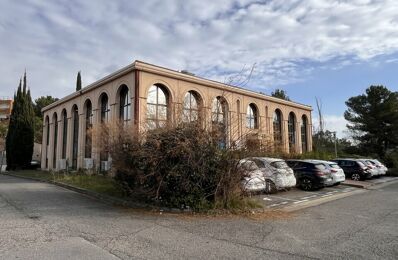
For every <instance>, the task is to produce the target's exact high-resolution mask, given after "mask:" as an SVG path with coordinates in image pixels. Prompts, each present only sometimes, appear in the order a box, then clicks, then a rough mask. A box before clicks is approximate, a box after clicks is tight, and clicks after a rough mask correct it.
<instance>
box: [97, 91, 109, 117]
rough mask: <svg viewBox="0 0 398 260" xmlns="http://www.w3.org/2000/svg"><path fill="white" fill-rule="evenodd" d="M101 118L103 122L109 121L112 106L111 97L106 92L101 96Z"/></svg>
mask: <svg viewBox="0 0 398 260" xmlns="http://www.w3.org/2000/svg"><path fill="white" fill-rule="evenodd" d="M100 108H101V110H100V113H101V115H100V118H101V123H107V122H108V121H109V114H110V111H111V109H110V106H109V98H108V95H107V94H106V93H102V94H101V98H100Z"/></svg>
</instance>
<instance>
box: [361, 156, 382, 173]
mask: <svg viewBox="0 0 398 260" xmlns="http://www.w3.org/2000/svg"><path fill="white" fill-rule="evenodd" d="M358 161H361V162H362V163H363V164H365V166H366V167H368V169H369V171H370V173H371V174H372V177H375V176H378V175H379V170H378V169H377V167H376V166H375V165H374V164H373V163H371V162H370V161H369V160H368V159H358Z"/></svg>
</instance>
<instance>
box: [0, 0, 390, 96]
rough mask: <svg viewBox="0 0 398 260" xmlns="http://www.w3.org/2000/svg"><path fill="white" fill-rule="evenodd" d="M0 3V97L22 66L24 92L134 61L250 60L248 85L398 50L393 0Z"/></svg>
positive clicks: (205, 65) (190, 65) (60, 90)
mask: <svg viewBox="0 0 398 260" xmlns="http://www.w3.org/2000/svg"><path fill="white" fill-rule="evenodd" d="M0 9H1V10H2V15H1V16H0V38H1V39H2V43H1V47H0V73H1V75H3V76H2V77H1V78H0V85H1V86H2V87H1V89H0V96H4V95H6V96H10V95H12V93H13V91H14V89H15V87H16V86H17V83H18V81H19V77H20V75H21V73H22V72H23V70H24V69H25V68H27V70H28V79H29V83H30V86H31V88H32V93H33V95H34V96H40V95H47V94H50V95H53V96H57V97H62V96H64V95H66V94H68V93H70V92H72V91H73V90H74V84H75V78H76V73H77V71H79V70H81V71H82V77H83V84H84V85H87V84H89V83H91V82H93V81H95V80H96V79H99V78H100V77H102V76H104V75H106V74H107V73H110V72H112V71H113V70H114V69H115V68H120V67H122V66H125V65H127V64H129V63H131V62H132V61H134V60H135V59H141V60H144V61H148V62H151V63H155V64H159V65H162V66H166V67H170V68H173V69H188V70H190V71H192V72H194V73H196V74H197V75H202V76H206V77H211V78H213V79H217V80H221V81H222V80H224V79H225V77H226V76H227V75H231V74H234V73H238V72H239V71H241V69H242V67H243V66H244V65H246V66H250V65H252V64H254V63H256V69H255V72H254V74H253V77H252V81H251V83H250V85H249V86H248V87H252V88H256V89H261V88H263V89H264V88H268V89H269V88H270V87H271V86H272V87H275V86H276V85H284V84H288V83H291V82H297V81H302V80H303V79H305V78H306V77H308V76H310V75H311V72H312V70H313V68H314V67H315V66H329V65H328V62H329V61H338V62H337V64H336V62H333V64H332V66H333V67H335V68H340V67H341V66H345V65H347V64H351V63H352V62H354V61H355V62H361V61H368V60H371V59H372V58H374V57H376V56H378V55H385V54H391V53H394V52H396V51H398V31H397V30H396V28H397V26H398V18H397V16H396V14H397V13H398V2H397V1H395V0H375V1H370V0H369V1H366V0H356V1H337V0H335V1H329V0H328V1H326V0H316V1H315V0H307V1H298V0H291V1H276V0H271V1H265V2H259V1H250V0H234V1H232V0H231V1H227V0H219V1H204V0H202V1H182V0H170V1H155V0H147V1H138V0H137V1H127V0H124V1H106V0H102V1H76V0H73V1H72V0H71V1H50V0H48V1H45V0H25V1H12V0H8V1H7V0H5V1H1V2H0ZM16 14H18V15H16ZM4 75H5V76H4Z"/></svg>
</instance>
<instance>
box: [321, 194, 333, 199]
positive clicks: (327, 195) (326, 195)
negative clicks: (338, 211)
mask: <svg viewBox="0 0 398 260" xmlns="http://www.w3.org/2000/svg"><path fill="white" fill-rule="evenodd" d="M332 195H333V194H325V195H322V196H321V198H324V197H329V196H332Z"/></svg>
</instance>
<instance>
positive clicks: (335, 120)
mask: <svg viewBox="0 0 398 260" xmlns="http://www.w3.org/2000/svg"><path fill="white" fill-rule="evenodd" d="M323 121H324V130H329V131H332V132H334V131H335V132H336V135H337V137H339V138H349V137H350V134H349V132H348V129H347V127H346V125H347V123H348V122H347V120H345V118H344V116H336V115H323ZM312 123H313V127H314V130H315V131H319V129H320V128H319V118H318V117H314V118H313V121H312Z"/></svg>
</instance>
